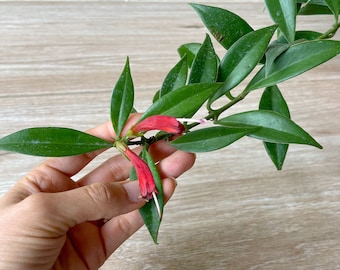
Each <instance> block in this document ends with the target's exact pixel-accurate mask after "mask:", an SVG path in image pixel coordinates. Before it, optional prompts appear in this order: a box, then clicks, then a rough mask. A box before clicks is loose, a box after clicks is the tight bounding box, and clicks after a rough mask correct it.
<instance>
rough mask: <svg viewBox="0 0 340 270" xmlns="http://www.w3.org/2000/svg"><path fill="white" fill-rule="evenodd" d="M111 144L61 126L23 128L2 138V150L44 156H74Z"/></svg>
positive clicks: (0, 141) (0, 147) (0, 140)
mask: <svg viewBox="0 0 340 270" xmlns="http://www.w3.org/2000/svg"><path fill="white" fill-rule="evenodd" d="M111 146H112V143H110V142H107V141H104V140H102V139H100V138H97V137H95V136H92V135H90V134H87V133H84V132H81V131H78V130H74V129H69V128H60V127H39V128H28V129H23V130H20V131H17V132H15V133H12V134H10V135H8V136H6V137H3V138H2V139H0V149H1V150H5V151H13V152H18V153H22V154H28V155H32V156H43V157H61V156H74V155H79V154H83V153H88V152H92V151H95V150H99V149H104V148H109V147H111Z"/></svg>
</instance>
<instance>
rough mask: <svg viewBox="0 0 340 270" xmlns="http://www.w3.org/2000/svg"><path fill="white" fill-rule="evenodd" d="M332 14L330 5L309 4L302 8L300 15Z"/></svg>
mask: <svg viewBox="0 0 340 270" xmlns="http://www.w3.org/2000/svg"><path fill="white" fill-rule="evenodd" d="M320 14H332V11H331V10H330V9H329V7H328V6H323V5H315V4H307V5H304V6H302V7H301V8H300V10H299V12H298V15H320Z"/></svg>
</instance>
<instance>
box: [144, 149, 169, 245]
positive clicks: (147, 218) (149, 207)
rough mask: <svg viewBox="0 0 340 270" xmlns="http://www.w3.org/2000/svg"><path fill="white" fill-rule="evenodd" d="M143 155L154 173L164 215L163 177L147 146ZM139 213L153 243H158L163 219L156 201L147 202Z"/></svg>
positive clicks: (158, 198)
mask: <svg viewBox="0 0 340 270" xmlns="http://www.w3.org/2000/svg"><path fill="white" fill-rule="evenodd" d="M141 154H142V159H143V160H145V162H146V163H147V164H148V166H149V168H150V170H151V172H152V175H153V179H154V181H155V185H156V188H157V191H158V194H157V200H158V205H159V207H160V211H161V215H162V213H163V210H164V194H163V186H162V181H161V177H160V176H159V173H158V170H157V168H156V165H155V162H154V161H153V159H152V157H151V155H150V154H149V152H148V150H147V147H146V146H144V147H143V151H142V153H141ZM139 212H140V214H141V216H142V218H143V220H144V223H145V226H146V227H147V229H148V231H149V233H150V235H151V237H152V239H153V241H154V242H155V243H157V238H158V231H159V227H160V224H161V219H162V217H160V216H159V213H158V209H157V206H156V204H155V200H154V199H153V200H150V201H149V202H147V203H146V204H145V205H144V206H143V207H142V208H140V209H139Z"/></svg>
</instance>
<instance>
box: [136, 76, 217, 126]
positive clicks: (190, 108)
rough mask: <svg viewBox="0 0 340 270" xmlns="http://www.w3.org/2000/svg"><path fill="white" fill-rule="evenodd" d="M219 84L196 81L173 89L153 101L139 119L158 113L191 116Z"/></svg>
mask: <svg viewBox="0 0 340 270" xmlns="http://www.w3.org/2000/svg"><path fill="white" fill-rule="evenodd" d="M220 86H221V84H218V83H198V84H189V85H186V86H183V87H181V88H178V89H176V90H173V91H171V92H170V93H168V94H166V95H165V96H162V97H161V98H160V99H158V100H157V101H156V102H155V103H153V104H152V105H151V106H150V107H149V109H147V110H146V112H145V113H144V114H143V115H142V116H141V118H140V119H139V121H141V120H143V119H145V118H147V117H149V116H151V115H158V114H162V115H169V116H174V117H192V116H193V115H194V114H195V113H196V112H197V110H198V109H199V108H200V107H201V106H202V105H203V103H204V102H205V101H206V100H207V99H208V98H209V96H210V95H211V94H212V93H214V92H215V91H216V90H217V89H218V88H219V87H220Z"/></svg>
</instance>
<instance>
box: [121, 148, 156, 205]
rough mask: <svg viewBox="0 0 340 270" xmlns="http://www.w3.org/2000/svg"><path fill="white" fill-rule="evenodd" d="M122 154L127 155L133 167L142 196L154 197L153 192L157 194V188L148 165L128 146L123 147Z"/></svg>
mask: <svg viewBox="0 0 340 270" xmlns="http://www.w3.org/2000/svg"><path fill="white" fill-rule="evenodd" d="M124 154H125V155H126V156H127V157H128V159H129V160H130V161H131V163H132V165H133V166H134V167H135V170H136V174H137V178H138V183H139V188H140V191H141V196H142V198H144V199H146V200H150V199H152V198H154V197H155V194H157V190H156V186H155V181H154V179H153V176H152V173H151V170H150V168H149V166H148V165H147V164H146V162H145V161H144V160H143V159H141V158H140V157H139V156H138V155H137V154H136V153H135V152H133V151H131V150H130V149H129V148H128V147H126V148H125V150H124Z"/></svg>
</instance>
